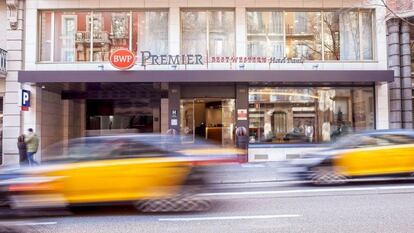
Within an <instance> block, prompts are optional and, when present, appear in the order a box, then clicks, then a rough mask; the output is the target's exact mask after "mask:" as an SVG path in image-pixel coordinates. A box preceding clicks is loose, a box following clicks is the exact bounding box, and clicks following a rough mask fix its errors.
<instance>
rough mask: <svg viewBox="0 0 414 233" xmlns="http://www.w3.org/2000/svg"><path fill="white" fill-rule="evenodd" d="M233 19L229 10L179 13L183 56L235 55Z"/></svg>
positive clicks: (232, 13) (232, 12)
mask: <svg viewBox="0 0 414 233" xmlns="http://www.w3.org/2000/svg"><path fill="white" fill-rule="evenodd" d="M234 28H235V18H234V11H231V10H204V11H198V10H197V11H196V10H184V11H182V12H181V34H182V37H181V38H182V49H181V52H182V53H183V54H202V55H208V56H234V55H235V49H234V47H235V32H234V30H235V29H234Z"/></svg>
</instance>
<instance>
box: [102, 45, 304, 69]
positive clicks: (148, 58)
mask: <svg viewBox="0 0 414 233" xmlns="http://www.w3.org/2000/svg"><path fill="white" fill-rule="evenodd" d="M204 58H205V57H204V56H203V55H201V54H185V55H167V54H163V55H157V54H152V53H151V52H149V51H142V52H141V60H140V62H141V66H147V65H204V63H269V64H271V63H303V62H304V60H303V59H297V58H274V57H270V58H268V57H207V60H205V59H204ZM110 61H111V64H112V66H113V67H115V68H117V69H120V70H128V69H131V68H132V67H133V66H134V65H135V62H136V57H135V54H134V53H133V52H131V51H129V50H127V49H120V50H116V51H114V52H113V53H112V54H111V57H110Z"/></svg>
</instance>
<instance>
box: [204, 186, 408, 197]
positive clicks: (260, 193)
mask: <svg viewBox="0 0 414 233" xmlns="http://www.w3.org/2000/svg"><path fill="white" fill-rule="evenodd" d="M385 190H414V186H413V185H411V186H382V187H360V188H319V189H298V190H281V191H247V192H223V193H203V194H200V196H255V195H275V194H295V193H323V192H325V193H334V192H346V191H385Z"/></svg>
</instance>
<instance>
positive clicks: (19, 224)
mask: <svg viewBox="0 0 414 233" xmlns="http://www.w3.org/2000/svg"><path fill="white" fill-rule="evenodd" d="M55 224H57V222H3V221H2V222H0V225H12V226H40V225H55Z"/></svg>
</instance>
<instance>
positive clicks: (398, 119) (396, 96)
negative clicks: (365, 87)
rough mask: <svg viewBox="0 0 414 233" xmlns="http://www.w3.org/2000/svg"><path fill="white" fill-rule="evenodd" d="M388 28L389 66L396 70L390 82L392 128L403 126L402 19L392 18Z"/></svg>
mask: <svg viewBox="0 0 414 233" xmlns="http://www.w3.org/2000/svg"><path fill="white" fill-rule="evenodd" d="M387 29H388V68H389V69H390V70H393V71H394V82H392V83H390V85H389V87H390V128H391V129H400V128H401V127H402V124H401V123H402V115H401V78H400V72H401V69H400V20H399V19H390V20H388V22H387Z"/></svg>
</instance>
